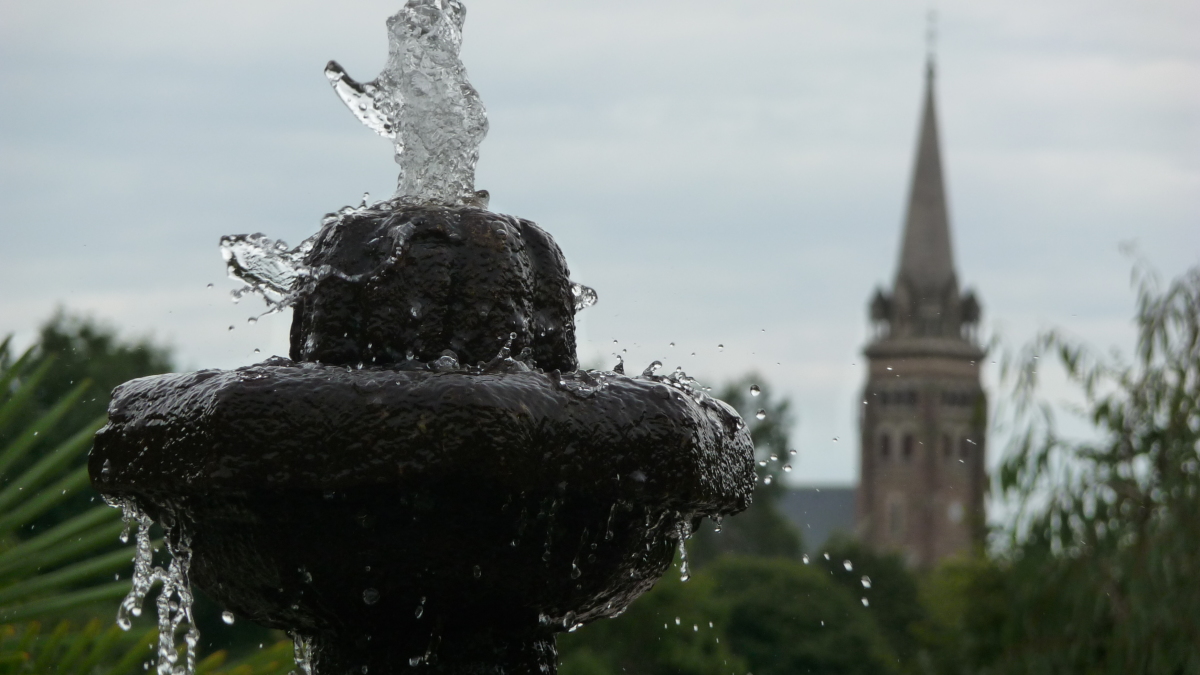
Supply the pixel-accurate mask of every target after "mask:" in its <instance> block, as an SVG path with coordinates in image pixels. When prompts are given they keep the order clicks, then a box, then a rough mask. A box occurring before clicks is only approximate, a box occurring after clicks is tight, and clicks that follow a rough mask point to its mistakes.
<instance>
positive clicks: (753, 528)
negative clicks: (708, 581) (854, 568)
mask: <svg viewBox="0 0 1200 675" xmlns="http://www.w3.org/2000/svg"><path fill="white" fill-rule="evenodd" d="M752 387H753V389H752ZM755 392H757V393H755ZM717 398H719V399H721V400H722V401H725V402H726V403H728V404H729V405H731V406H733V407H734V408H735V409H737V411H738V412H739V413H740V414H741V416H742V419H744V420H745V421H746V424H747V425H748V426H749V428H750V436H751V438H752V439H753V440H754V448H755V455H756V458H757V460H758V462H759V464H760V466H759V472H758V473H759V481H758V485H757V486H756V488H755V490H754V502H753V504H751V506H750V508H748V509H746V510H745V511H743V512H742V513H739V514H737V515H735V516H731V517H729V518H726V519H724V522H722V523H721V530H720V531H719V532H718V531H717V530H716V526H715V524H714V523H712V522H710V521H707V520H706V521H705V522H704V524H703V525H702V526H701V527H700V528H699V529H698V531H697V532H696V534H695V536H693V537H692V539H691V540H690V541H689V543H688V552H689V555H690V560H691V561H692V563H693V564H694V565H695V566H696V567H698V568H699V567H703V566H704V565H705V564H707V563H709V562H711V561H712V560H715V559H716V558H717V557H719V556H720V555H722V554H724V553H738V554H744V555H759V556H780V557H784V558H799V557H800V553H801V550H802V549H801V539H800V532H799V531H798V530H797V529H796V528H795V527H794V526H793V525H792V524H791V523H790V522H789V521H788V519H787V517H786V516H784V515H783V513H782V511H780V509H779V499H780V497H782V496H783V494H784V492H786V491H787V488H786V487H785V486H784V485H783V481H781V480H780V476H781V475H782V470H781V468H782V467H783V466H784V465H785V464H786V463H787V461H788V457H790V455H789V445H788V433H789V431H790V429H791V426H792V415H791V402H790V401H789V400H788V399H786V398H785V399H780V400H776V399H775V398H774V397H773V396H772V394H771V390H770V387H769V385H768V384H767V382H766V381H765V379H763V378H762V377H760V376H759V375H756V374H749V375H745V376H743V377H741V378H739V379H738V380H735V381H733V382H731V383H729V384H727V385H725V386H724V387H722V388H721V390H720V391H719V392H718V394H717ZM759 411H762V413H763V417H762V419H759V417H758V412H759ZM772 458H774V459H772Z"/></svg>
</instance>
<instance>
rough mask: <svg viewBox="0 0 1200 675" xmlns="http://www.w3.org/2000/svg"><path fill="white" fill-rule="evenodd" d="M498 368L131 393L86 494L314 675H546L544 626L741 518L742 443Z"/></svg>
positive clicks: (716, 430) (549, 665) (605, 380)
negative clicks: (306, 647)
mask: <svg viewBox="0 0 1200 675" xmlns="http://www.w3.org/2000/svg"><path fill="white" fill-rule="evenodd" d="M507 364H508V365H507V367H508V369H509V370H510V371H511V372H492V373H470V372H464V371H456V372H431V371H428V370H419V371H397V370H379V369H365V370H348V369H346V368H342V367H331V366H320V365H315V364H293V363H291V362H288V361H286V360H282V359H278V360H274V361H273V362H269V363H268V364H262V365H257V366H250V367H247V368H241V369H238V370H236V371H202V372H198V373H190V374H182V375H164V376H157V377H151V378H143V379H140V380H134V381H132V382H129V383H126V384H125V385H122V386H121V387H119V388H118V389H117V391H116V392H115V395H114V399H113V404H112V406H111V407H110V410H109V417H110V422H109V424H108V426H106V427H105V428H104V429H102V430H101V431H100V433H99V434H97V439H96V445H95V448H94V450H93V452H92V456H91V458H90V460H89V469H90V472H91V475H92V481H93V484H94V485H95V487H96V488H97V489H98V490H100V491H101V492H103V493H105V494H108V495H113V496H119V497H124V498H128V499H132V500H134V501H135V502H136V503H137V504H138V505H139V506H140V507H141V508H142V509H143V510H145V511H146V512H147V513H149V514H150V515H151V516H153V517H154V518H155V519H156V520H158V522H160V523H164V524H165V525H167V526H168V527H169V529H170V530H171V534H170V536H171V537H172V539H173V540H175V541H176V542H177V543H182V541H183V537H185V536H186V538H188V539H190V545H191V549H192V575H193V580H194V581H195V583H196V584H197V585H198V586H200V587H201V588H202V589H203V590H205V591H206V592H208V593H209V594H211V595H212V596H213V597H214V598H215V599H217V600H218V601H220V602H222V603H224V604H225V605H226V607H227V608H228V609H230V610H232V611H233V612H234V613H235V614H238V615H239V616H242V617H245V618H248V619H251V620H253V621H256V622H259V623H262V624H264V625H268V626H273V627H278V628H283V629H286V630H290V631H293V632H296V633H298V634H300V635H303V636H306V637H309V638H311V639H312V640H313V647H314V650H315V651H314V654H315V656H316V658H317V659H318V661H320V662H323V663H325V664H327V668H326V669H322V670H321V672H323V673H341V672H354V671H358V670H359V669H360V668H361V666H368V670H369V672H370V673H373V674H375V673H389V672H393V671H394V672H401V671H403V672H407V668H408V659H420V658H423V657H424V656H425V655H426V654H427V653H428V654H430V655H432V656H433V661H436V663H430V664H428V665H429V667H430V668H432V669H433V670H435V671H442V672H454V673H465V672H495V673H501V672H503V673H519V672H531V673H532V672H550V671H553V669H554V665H553V662H554V659H553V658H552V657H553V634H554V632H556V631H561V630H565V629H568V628H570V627H571V626H573V625H575V624H577V623H583V622H587V621H590V620H593V619H597V618H600V617H604V616H612V615H615V614H616V613H619V612H620V611H621V610H622V609H623V608H624V607H626V606H627V605H628V604H629V603H630V602H632V601H633V600H634V599H635V598H636V597H637V596H638V595H640V594H641V593H643V592H645V591H646V590H647V589H648V588H650V586H652V585H653V583H654V582H655V581H656V580H657V579H658V578H659V577H660V576H661V575H662V574H663V572H664V571H665V570H666V568H667V567H668V566H669V565H670V562H671V559H672V556H673V553H674V549H675V547H676V545H677V543H678V538H679V536H680V535H681V533H686V532H687V531H688V530H689V528H691V527H692V526H694V525H695V524H696V523H697V522H698V521H699V519H700V518H701V517H703V516H706V515H707V516H714V515H724V514H730V513H735V512H737V511H740V510H742V509H744V508H745V507H746V506H747V505H748V503H749V499H750V493H751V490H752V488H753V485H754V465H753V455H752V445H751V443H750V439H749V435H748V434H747V432H746V431H745V428H744V424H743V423H742V421H741V419H740V418H739V417H738V416H737V415H736V413H734V412H732V410H730V409H729V408H728V407H727V406H725V405H724V404H721V403H719V402H716V401H715V400H713V399H710V398H708V397H707V396H704V395H702V394H694V393H692V392H688V391H683V390H680V389H678V388H676V387H674V386H671V385H669V384H668V383H666V382H664V381H662V380H659V379H657V378H629V377H625V376H622V375H617V374H615V373H586V372H575V373H568V374H559V373H557V372H551V373H542V372H540V371H528V370H525V369H523V367H522V366H520V364H517V363H514V362H511V361H509V362H507ZM401 657H403V658H401ZM439 664H440V665H439ZM485 664H486V665H485ZM401 666H403V667H401ZM547 669H549V670H547Z"/></svg>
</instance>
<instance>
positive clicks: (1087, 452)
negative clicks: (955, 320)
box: [963, 268, 1200, 674]
mask: <svg viewBox="0 0 1200 675" xmlns="http://www.w3.org/2000/svg"><path fill="white" fill-rule="evenodd" d="M1135 280H1136V286H1137V288H1138V308H1137V326H1138V330H1139V337H1138V343H1137V349H1136V356H1135V359H1134V360H1133V362H1132V363H1126V362H1124V361H1123V360H1122V359H1120V358H1119V357H1118V356H1116V355H1113V356H1107V357H1105V356H1100V355H1097V354H1096V353H1095V352H1093V351H1092V350H1090V349H1089V348H1087V347H1086V346H1084V345H1082V344H1080V343H1078V342H1076V341H1074V340H1071V339H1068V338H1066V337H1064V336H1063V335H1061V334H1059V333H1056V332H1050V333H1046V334H1045V335H1043V336H1041V337H1040V338H1039V339H1038V340H1036V341H1035V342H1034V343H1033V344H1031V345H1030V346H1029V347H1028V348H1026V349H1025V350H1024V351H1023V353H1022V356H1021V357H1019V358H1018V359H1017V360H1016V361H1015V362H1014V363H1013V364H1012V365H1011V367H1010V370H1009V372H1010V373H1011V374H1012V376H1013V377H1014V378H1015V380H1014V383H1015V394H1014V397H1013V400H1014V401H1015V403H1016V404H1017V408H1016V415H1017V419H1018V420H1019V421H1023V425H1024V426H1023V429H1024V430H1023V432H1022V433H1021V434H1019V435H1018V437H1017V442H1016V443H1015V444H1014V447H1013V449H1012V451H1010V453H1009V454H1008V456H1007V458H1006V459H1005V461H1004V463H1003V465H1002V467H1001V470H1000V474H999V476H998V478H999V486H1000V489H1001V490H1003V492H1004V494H1005V495H1006V496H1008V497H1009V498H1010V499H1011V500H1012V502H1013V503H1014V504H1015V505H1016V507H1017V516H1016V517H1015V518H1014V519H1013V521H1012V524H1011V526H1010V527H1008V528H1007V529H1006V530H1005V532H1004V535H1005V539H1004V540H1003V541H1002V543H1003V546H1002V547H1001V548H999V550H998V552H997V554H996V556H995V560H996V564H995V566H993V567H990V568H981V569H980V570H979V572H981V573H979V574H977V575H975V576H974V577H973V578H972V579H970V580H969V581H968V584H967V590H968V591H969V592H970V598H969V601H968V603H967V606H966V608H965V613H964V623H963V626H964V631H965V637H964V649H965V652H964V656H966V657H967V658H968V659H969V662H970V663H973V664H975V665H976V666H977V668H978V672H989V673H1017V672H1020V673H1061V672H1078V673H1084V672H1086V673H1114V674H1115V673H1153V674H1158V673H1163V674H1167V673H1197V672H1200V576H1197V574H1196V570H1197V569H1200V268H1194V269H1192V270H1191V271H1189V272H1188V273H1187V274H1185V275H1184V276H1182V277H1181V278H1179V279H1176V280H1174V281H1173V282H1171V283H1169V284H1168V285H1167V286H1166V287H1165V288H1163V287H1162V286H1161V284H1160V283H1159V282H1158V281H1157V280H1156V279H1155V278H1154V276H1153V275H1152V274H1151V273H1149V272H1147V271H1145V270H1143V269H1140V268H1139V269H1136V270H1135ZM1044 356H1052V357H1054V358H1055V360H1056V361H1057V362H1058V363H1059V364H1060V365H1061V366H1062V368H1063V369H1064V370H1065V372H1066V374H1067V377H1068V379H1069V381H1070V382H1071V383H1073V384H1074V385H1076V387H1078V389H1079V392H1080V393H1081V394H1082V396H1083V400H1084V404H1083V407H1082V410H1081V412H1082V413H1083V415H1084V417H1085V419H1086V420H1087V421H1088V422H1090V423H1091V424H1092V425H1093V427H1094V428H1095V431H1096V437H1095V438H1094V439H1089V440H1083V441H1074V440H1070V439H1068V438H1065V437H1064V436H1062V435H1061V434H1060V433H1059V431H1058V430H1057V426H1056V423H1055V418H1054V416H1053V415H1052V414H1051V412H1050V407H1049V406H1048V405H1047V404H1045V403H1044V402H1043V401H1041V400H1040V399H1039V398H1038V397H1037V393H1038V381H1039V380H1038V374H1039V371H1040V369H1041V368H1043V367H1044V364H1042V363H1039V357H1044ZM997 598H1003V601H1001V602H997V601H996V599H997Z"/></svg>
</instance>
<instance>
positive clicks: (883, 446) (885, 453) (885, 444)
mask: <svg viewBox="0 0 1200 675" xmlns="http://www.w3.org/2000/svg"><path fill="white" fill-rule="evenodd" d="M891 454H892V437H891V436H888V435H887V434H881V435H880V436H879V456H880V457H882V458H884V459H887V458H888V457H889V456H890V455H891Z"/></svg>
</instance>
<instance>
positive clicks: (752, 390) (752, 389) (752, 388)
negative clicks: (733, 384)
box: [750, 384, 762, 396]
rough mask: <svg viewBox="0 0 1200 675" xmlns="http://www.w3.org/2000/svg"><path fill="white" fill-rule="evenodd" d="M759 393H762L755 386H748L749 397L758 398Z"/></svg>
mask: <svg viewBox="0 0 1200 675" xmlns="http://www.w3.org/2000/svg"><path fill="white" fill-rule="evenodd" d="M761 393H762V389H759V388H758V385H757V384H752V385H750V395H751V396H758V395H759V394H761Z"/></svg>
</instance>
